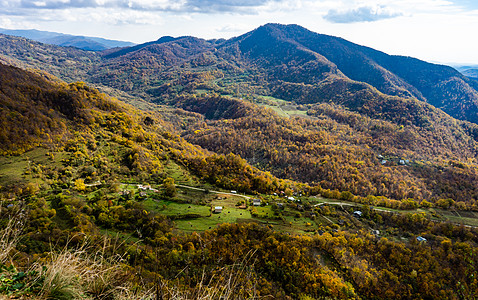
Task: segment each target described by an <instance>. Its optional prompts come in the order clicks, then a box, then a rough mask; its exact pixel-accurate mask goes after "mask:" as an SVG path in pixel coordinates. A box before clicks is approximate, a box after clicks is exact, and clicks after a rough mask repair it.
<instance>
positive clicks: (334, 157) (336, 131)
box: [0, 24, 478, 207]
mask: <svg viewBox="0 0 478 300" xmlns="http://www.w3.org/2000/svg"><path fill="white" fill-rule="evenodd" d="M0 43H1V46H2V47H0V49H1V51H2V53H3V55H2V59H3V60H4V61H6V62H8V63H11V64H16V65H19V66H22V67H24V68H26V67H28V66H34V67H35V68H38V69H42V70H44V71H47V72H49V73H52V74H54V75H55V76H58V77H60V78H62V79H66V80H69V81H72V80H73V81H75V80H83V81H85V82H87V83H91V84H94V85H95V86H96V87H98V88H100V89H101V90H102V91H107V92H109V93H111V92H115V91H116V92H115V93H126V94H127V95H131V96H132V97H133V98H136V99H138V98H141V99H144V100H147V101H150V102H152V103H156V104H161V105H163V106H165V107H170V108H171V107H172V108H174V109H176V108H178V109H181V110H182V111H189V112H191V113H192V114H191V115H187V117H185V116H184V115H182V114H181V116H176V115H175V114H173V113H168V114H166V115H165V117H166V118H167V121H168V122H169V124H170V125H169V126H171V128H174V130H175V131H176V132H177V133H178V134H180V135H181V136H182V137H183V138H184V139H186V140H187V141H188V142H190V143H193V144H196V145H200V146H201V147H202V148H205V149H207V150H209V151H212V152H215V153H218V154H221V155H229V154H231V153H232V154H234V155H238V156H240V157H241V158H244V159H246V160H247V162H248V163H250V164H251V165H253V166H254V167H257V168H258V169H261V170H263V171H267V172H269V173H270V174H271V175H273V176H275V177H277V178H280V179H284V180H285V179H287V180H294V181H298V182H302V183H304V184H309V185H311V186H320V187H321V188H323V189H328V190H332V191H333V190H337V191H348V192H351V193H352V194H354V195H357V196H360V197H366V196H368V195H374V196H384V197H389V198H391V199H397V200H404V199H407V198H413V199H416V200H417V201H421V199H428V200H430V199H434V200H433V201H437V200H438V199H441V198H443V199H445V198H452V199H455V201H460V202H462V203H466V205H467V206H468V207H473V206H474V205H475V201H477V200H478V185H477V184H476V182H478V180H477V178H478V170H477V166H476V164H475V163H474V161H475V160H476V159H477V155H478V154H477V151H476V149H478V146H477V138H478V125H477V124H476V123H473V121H474V120H475V118H476V116H477V109H476V104H475V100H474V99H475V96H476V94H477V91H476V90H475V89H474V87H473V86H474V85H475V81H473V80H471V79H469V78H466V77H464V76H463V75H461V74H460V73H458V72H457V71H456V70H454V69H452V68H450V67H446V66H440V65H435V64H429V63H426V62H423V61H419V60H416V59H413V58H407V57H400V56H389V55H387V54H385V53H382V52H379V51H375V50H373V49H370V48H367V47H363V46H359V45H355V44H353V43H350V42H347V41H345V40H343V39H340V38H336V37H331V36H326V35H320V34H317V33H313V32H311V31H309V30H307V29H305V28H302V27H299V26H296V25H279V24H267V25H264V26H261V27H259V28H257V29H256V30H253V31H251V32H249V33H246V34H244V35H241V36H239V37H236V38H233V39H230V40H203V39H198V38H194V37H189V36H186V37H179V38H172V37H163V38H160V39H159V40H157V41H152V42H149V43H145V44H141V45H136V46H133V47H129V48H124V49H118V50H110V51H106V52H101V53H96V52H90V51H82V50H79V49H73V48H64V47H58V46H54V45H44V44H40V43H37V42H31V41H28V40H26V39H22V38H15V37H9V36H3V37H2V38H1V39H0ZM118 91H119V92H118ZM183 118H184V119H183ZM470 121H472V122H470ZM379 157H382V159H379ZM383 161H384V162H383ZM404 161H409V163H408V164H404V163H403V162H404ZM202 167H203V168H206V167H207V166H206V165H203V166H202ZM384 174H387V175H384ZM203 177H204V178H205V179H207V180H209V181H214V182H215V181H217V180H218V178H216V177H215V176H210V175H207V174H203ZM218 182H221V184H223V185H224V184H225V181H223V180H219V181H218ZM461 182H468V183H469V184H467V185H466V186H463V185H461ZM246 186H247V185H246ZM246 189H250V187H247V188H246Z"/></svg>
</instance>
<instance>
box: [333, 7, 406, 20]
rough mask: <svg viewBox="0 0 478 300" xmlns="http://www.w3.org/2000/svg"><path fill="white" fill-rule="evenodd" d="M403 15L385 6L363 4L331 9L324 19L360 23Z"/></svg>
mask: <svg viewBox="0 0 478 300" xmlns="http://www.w3.org/2000/svg"><path fill="white" fill-rule="evenodd" d="M402 15H403V14H402V13H397V12H391V11H388V10H386V9H384V8H383V7H377V8H373V7H369V6H363V7H358V8H356V9H351V10H346V11H338V10H335V9H331V10H329V12H328V13H327V14H326V15H325V16H324V19H326V20H327V21H329V22H332V23H358V22H374V21H378V20H383V19H390V18H395V17H399V16H402Z"/></svg>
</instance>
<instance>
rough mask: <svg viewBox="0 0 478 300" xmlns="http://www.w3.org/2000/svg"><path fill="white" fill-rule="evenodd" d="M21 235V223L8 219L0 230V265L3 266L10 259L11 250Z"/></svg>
mask: <svg viewBox="0 0 478 300" xmlns="http://www.w3.org/2000/svg"><path fill="white" fill-rule="evenodd" d="M20 233H21V222H20V221H18V220H15V219H10V220H9V221H8V224H7V226H6V227H5V228H4V229H2V230H0V264H2V265H3V264H5V263H6V262H7V261H8V260H9V259H10V254H11V252H12V250H14V249H15V246H16V245H17V243H18V240H19V238H20Z"/></svg>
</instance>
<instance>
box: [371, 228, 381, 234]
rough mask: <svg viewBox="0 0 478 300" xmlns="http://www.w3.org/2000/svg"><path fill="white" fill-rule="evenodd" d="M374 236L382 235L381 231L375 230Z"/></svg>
mask: <svg viewBox="0 0 478 300" xmlns="http://www.w3.org/2000/svg"><path fill="white" fill-rule="evenodd" d="M372 234H374V235H380V231H379V230H376V229H375V230H372Z"/></svg>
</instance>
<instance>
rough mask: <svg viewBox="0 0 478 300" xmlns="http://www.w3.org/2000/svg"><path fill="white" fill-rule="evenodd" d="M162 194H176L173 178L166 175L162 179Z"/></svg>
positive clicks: (172, 195)
mask: <svg viewBox="0 0 478 300" xmlns="http://www.w3.org/2000/svg"><path fill="white" fill-rule="evenodd" d="M163 195H164V196H166V197H174V196H176V185H175V184H174V179H173V178H171V177H168V178H166V179H164V180H163Z"/></svg>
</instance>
